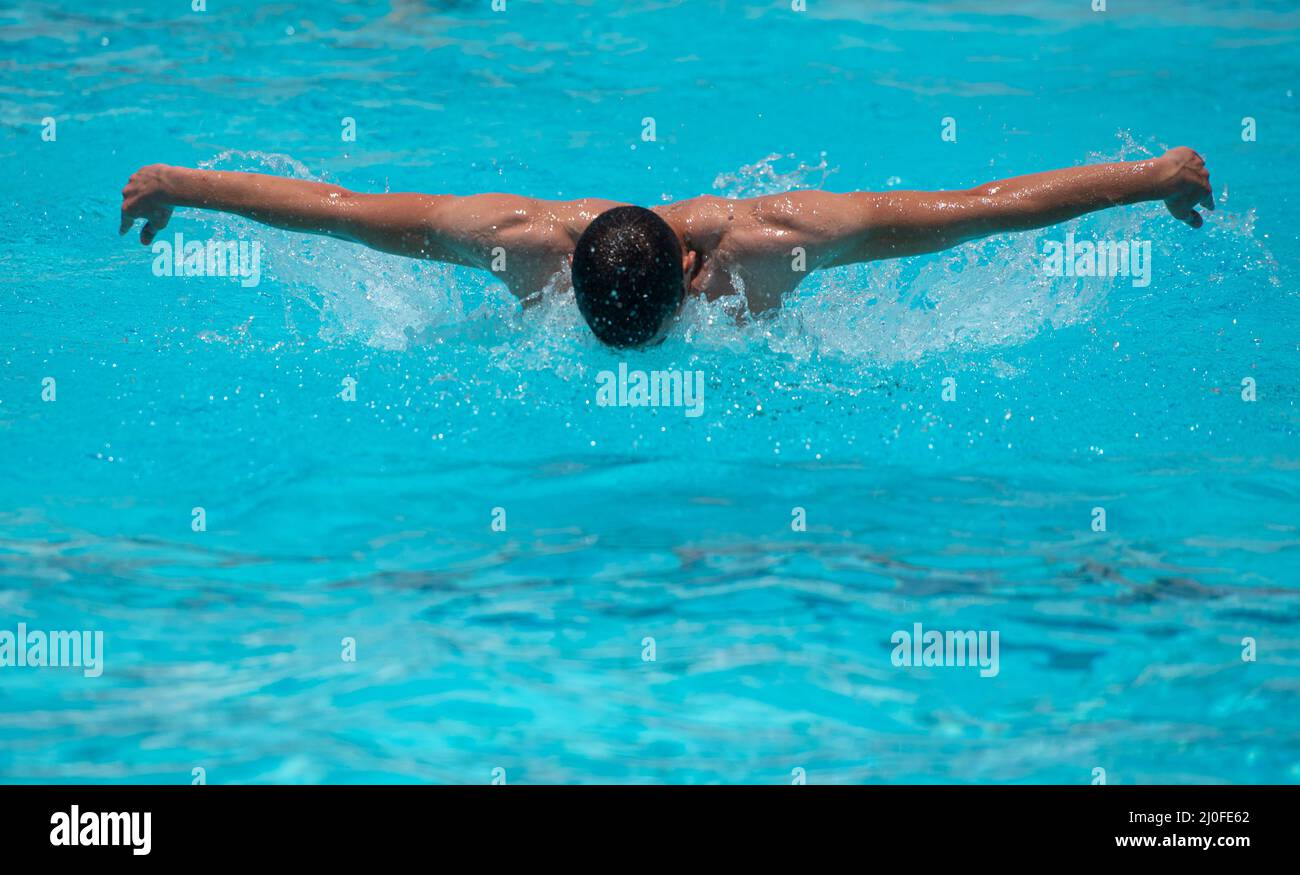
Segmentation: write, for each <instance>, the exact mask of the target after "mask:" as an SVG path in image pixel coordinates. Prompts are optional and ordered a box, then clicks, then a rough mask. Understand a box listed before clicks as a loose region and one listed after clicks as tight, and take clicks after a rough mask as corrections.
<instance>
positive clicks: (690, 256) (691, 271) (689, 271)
mask: <svg viewBox="0 0 1300 875" xmlns="http://www.w3.org/2000/svg"><path fill="white" fill-rule="evenodd" d="M697 260H698V256H697V255H696V254H695V250H694V249H691V250H689V251H688V252H687V253H686V254H685V255H683V256H682V273H684V274H685V275H686V278H687V279H690V278H691V277H693V276H695V266H696V262H697Z"/></svg>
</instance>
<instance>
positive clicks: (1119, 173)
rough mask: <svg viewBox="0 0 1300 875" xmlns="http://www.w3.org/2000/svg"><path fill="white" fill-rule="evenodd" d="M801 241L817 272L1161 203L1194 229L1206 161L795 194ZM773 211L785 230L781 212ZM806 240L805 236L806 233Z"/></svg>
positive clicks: (1183, 151) (1190, 157)
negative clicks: (963, 186)
mask: <svg viewBox="0 0 1300 875" xmlns="http://www.w3.org/2000/svg"><path fill="white" fill-rule="evenodd" d="M789 197H790V198H799V199H802V200H804V201H806V203H799V204H797V205H796V206H797V210H796V212H797V213H798V214H799V215H800V218H799V223H800V224H801V228H800V229H796V233H795V234H794V237H795V238H796V239H798V238H800V237H802V238H803V239H802V241H801V242H802V243H803V244H804V245H806V246H807V247H808V249H809V252H808V255H809V261H810V263H811V266H814V267H831V266H835V265H843V264H853V263H856V262H863V261H874V260H878V259H886V258H899V257H903V256H908V255H920V254H923V253H927V252H937V251H939V250H942V249H947V248H949V247H952V246H956V245H958V244H960V243H964V242H966V241H968V240H975V239H978V238H980V237H987V236H989V235H992V234H1000V233H1006V232H1014V231H1027V230H1030V229H1033V228H1042V227H1046V226H1048V225H1055V224H1057V223H1059V222H1064V221H1068V220H1070V219H1073V218H1076V217H1078V216H1081V215H1084V214H1085V213H1090V212H1094V211H1096V210H1101V209H1106V208H1108V207H1114V206H1119V205H1122V204H1132V203H1139V202H1142V201H1152V200H1163V201H1164V202H1165V205H1166V207H1168V209H1169V212H1170V213H1171V214H1173V216H1174V217H1175V218H1177V219H1179V220H1180V221H1182V222H1185V223H1186V224H1188V225H1189V226H1191V227H1193V228H1199V227H1200V226H1201V224H1202V222H1203V220H1202V218H1201V216H1200V214H1199V213H1197V212H1196V209H1195V208H1196V206H1197V205H1200V206H1202V207H1205V208H1206V209H1210V210H1213V209H1214V196H1213V193H1212V191H1211V188H1210V177H1209V173H1208V171H1206V169H1205V162H1204V161H1203V160H1202V159H1201V156H1199V155H1197V154H1196V153H1195V152H1193V151H1192V150H1191V149H1188V148H1186V147H1185V146H1180V147H1178V148H1176V149H1171V150H1170V151H1168V152H1166V153H1165V154H1164V155H1162V156H1161V157H1159V158H1153V159H1149V160H1146V161H1127V162H1118V163H1113V164H1093V165H1085V166H1082V167H1069V168H1066V169H1063V170H1052V171H1048V172H1045V173H1034V174H1030V175H1028V176H1018V177H1014V178H1011V179H1004V180H1000V181H997V182H991V183H987V184H985V185H981V186H978V187H976V188H972V189H967V190H965V191H934V192H927V191H896V192H854V193H851V194H843V195H837V194H830V193H828V192H819V191H818V192H811V191H810V192H796V193H794V194H792V195H790V196H789ZM768 212H769V213H770V214H772V215H774V216H775V217H776V218H777V221H778V222H779V221H780V213H781V211H780V210H779V209H776V210H773V209H772V208H769V209H768ZM799 231H802V233H799Z"/></svg>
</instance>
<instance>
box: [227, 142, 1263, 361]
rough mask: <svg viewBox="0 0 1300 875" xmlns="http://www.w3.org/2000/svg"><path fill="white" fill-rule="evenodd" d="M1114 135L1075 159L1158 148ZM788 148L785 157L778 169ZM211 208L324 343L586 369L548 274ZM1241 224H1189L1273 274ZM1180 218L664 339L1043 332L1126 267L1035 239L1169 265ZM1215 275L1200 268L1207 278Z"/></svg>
mask: <svg viewBox="0 0 1300 875" xmlns="http://www.w3.org/2000/svg"><path fill="white" fill-rule="evenodd" d="M1117 138H1118V140H1119V145H1118V147H1117V149H1116V150H1114V151H1112V152H1110V153H1094V154H1092V155H1090V156H1089V161H1090V162H1092V161H1115V160H1129V159H1131V158H1134V157H1140V156H1145V155H1151V154H1157V153H1156V152H1154V151H1153V145H1147V144H1143V143H1139V142H1138V141H1137V140H1135V139H1134V138H1133V137H1132V136H1131V135H1130V134H1128V133H1127V132H1124V131H1121V132H1119V133H1118V135H1117ZM1154 148H1159V149H1163V148H1164V147H1163V146H1154ZM789 161H796V163H795V165H794V166H793V167H791V168H788V169H781V165H782V163H783V162H789ZM203 166H204V167H211V168H215V169H241V170H259V171H263V172H271V173H277V174H280V175H287V176H291V177H293V178H297V179H314V180H318V181H327V180H325V179H323V178H322V177H320V176H318V175H316V174H313V173H312V172H311V171H310V170H309V169H308V168H307V167H306V166H305V165H304V164H302V163H301V162H299V161H297V160H295V159H293V158H292V157H289V156H285V155H276V154H270V153H261V152H237V151H227V152H223V153H221V154H220V155H218V156H216V157H215V158H213V159H212V160H211V161H208V162H205V163H204V164H203ZM835 172H836V169H835V168H832V167H830V165H829V164H828V161H827V156H826V155H825V153H822V154H821V155H820V156H819V160H818V161H816V162H814V163H808V162H803V161H797V159H796V157H795V156H793V155H784V156H782V155H776V154H772V155H768V156H766V157H765V158H762V159H760V160H759V161H756V162H754V163H753V164H748V165H744V166H742V167H741V168H739V169H738V170H736V171H734V172H730V173H721V174H719V175H718V177H717V178H716V179H715V181H714V188H715V189H717V190H718V191H720V192H721V193H723V194H724V195H725V196H727V197H752V196H758V195H762V194H770V193H776V192H782V191H790V190H796V189H808V188H819V187H822V186H823V185H824V184H825V183H826V180H827V179H828V178H829V177H830V176H831V175H832V174H834V173H835ZM213 221H214V224H215V225H216V226H217V230H218V233H224V234H231V235H233V234H240V235H244V236H248V235H249V234H250V233H256V234H257V235H258V239H263V240H264V242H265V244H266V246H265V248H266V249H267V251H268V252H269V254H270V257H269V258H268V261H269V262H270V268H269V269H268V270H267V274H268V275H269V276H270V278H271V279H272V280H273V281H275V282H277V283H278V284H280V285H281V286H282V287H283V289H284V291H285V293H286V294H287V295H288V296H289V297H290V298H292V299H294V300H296V301H299V302H301V303H304V304H306V305H307V306H308V307H309V308H310V309H311V311H312V312H313V313H314V314H315V315H316V317H317V318H318V319H319V325H318V327H317V328H316V332H317V334H318V336H319V337H320V338H321V339H323V340H325V341H327V342H330V343H347V342H349V341H354V340H360V341H361V342H362V343H364V344H366V345H368V346H371V347H374V348H377V349H388V350H404V349H408V348H411V347H420V346H425V345H429V344H436V343H444V342H454V343H460V344H466V343H468V344H472V345H474V346H477V347H479V348H481V349H483V350H485V351H487V352H488V353H489V354H490V356H491V357H492V361H493V363H494V366H495V367H499V368H501V369H505V370H512V371H513V370H523V371H536V370H548V371H553V372H555V373H558V374H561V375H563V374H565V373H574V374H583V375H585V372H586V368H584V367H583V366H581V365H579V364H576V363H575V362H578V361H581V360H583V359H584V358H587V357H590V355H591V352H592V350H595V349H597V348H598V347H597V345H596V344H595V342H594V341H593V340H592V338H591V337H590V336H589V334H588V333H587V332H586V330H585V327H584V326H583V324H582V320H581V317H580V315H579V314H578V311H577V307H576V306H575V305H574V303H573V300H572V297H571V296H569V295H566V294H560V293H557V292H556V291H555V289H554V288H553V287H552V288H550V289H548V290H546V291H545V293H544V295H543V296H542V303H541V304H540V305H538V306H535V307H530V308H529V309H528V310H527V312H520V310H519V307H518V305H517V304H516V303H515V302H514V299H513V298H512V297H511V296H510V295H509V294H507V293H506V292H505V291H504V290H503V289H500V288H498V287H497V286H496V285H495V284H494V283H492V282H491V280H490V278H484V277H483V276H481V275H478V274H474V273H473V272H471V271H467V270H464V269H458V268H452V267H448V266H444V265H437V264H431V263H428V262H420V261H415V260H411V259H405V258H401V257H399V256H393V255H388V254H384V253H379V252H374V251H371V250H368V249H365V248H362V247H358V246H355V245H352V244H349V243H345V242H342V241H336V240H331V239H327V238H319V237H309V236H304V235H298V234H289V233H286V232H280V231H276V230H274V229H264V228H262V227H261V226H255V227H256V231H250V226H249V224H248V223H247V222H245V221H244V220H242V219H233V218H230V217H217V218H215V219H214V220H213ZM1171 228H1173V230H1172V231H1171V230H1170V229H1171ZM1253 229H1254V216H1253V213H1251V212H1248V213H1246V214H1244V215H1234V214H1231V213H1229V212H1228V211H1227V210H1224V209H1220V211H1219V212H1218V213H1216V214H1213V215H1211V216H1209V217H1208V221H1207V223H1206V229H1205V231H1204V232H1203V233H1205V234H1207V235H1209V236H1210V237H1219V236H1225V237H1227V238H1229V239H1230V240H1231V241H1232V242H1231V245H1230V247H1229V248H1230V249H1231V251H1232V252H1233V253H1234V255H1233V257H1234V258H1240V259H1243V260H1242V262H1240V263H1241V264H1242V265H1243V266H1244V269H1247V270H1249V269H1262V270H1263V271H1264V272H1265V273H1266V275H1267V276H1268V278H1269V280H1270V282H1271V283H1272V284H1273V285H1277V284H1279V283H1280V280H1279V279H1278V266H1277V263H1276V261H1275V260H1274V259H1273V258H1272V256H1271V254H1270V253H1269V252H1268V250H1267V249H1266V248H1265V247H1264V246H1263V245H1262V244H1261V243H1260V241H1258V240H1256V239H1255V237H1254V230H1253ZM1179 230H1180V229H1178V228H1176V227H1175V226H1173V225H1172V224H1171V220H1170V219H1169V217H1168V216H1167V215H1166V214H1165V211H1164V208H1163V206H1162V205H1160V204H1144V205H1138V206H1135V207H1131V208H1127V209H1123V210H1111V211H1106V212H1102V213H1095V214H1092V215H1090V216H1086V217H1084V218H1082V219H1079V220H1076V221H1074V222H1070V223H1067V224H1065V225H1061V226H1055V227H1052V228H1046V229H1042V230H1039V231H1034V232H1028V233H1021V234H1011V235H1001V236H995V237H991V238H987V239H985V240H982V241H977V242H974V243H970V244H966V245H964V246H960V247H957V248H956V249H952V250H948V251H947V252H943V253H939V254H937V255H934V256H930V257H923V258H915V259H905V260H900V261H883V262H875V263H871V264H866V265H855V266H852V267H848V268H842V269H837V270H833V271H828V272H823V273H818V274H815V275H813V276H811V277H809V278H808V279H807V280H806V281H805V282H804V283H803V285H802V286H801V288H800V289H799V290H798V293H797V294H796V295H795V296H794V299H793V300H792V301H791V302H790V303H789V304H788V305H787V306H786V307H785V308H784V309H783V310H782V311H780V312H778V313H776V314H774V315H771V316H767V317H764V318H757V319H755V318H750V317H749V316H748V314H747V313H746V312H745V307H744V301H743V299H741V298H726V299H722V300H719V301H714V302H706V301H703V300H692V301H690V302H688V305H687V307H686V309H685V311H684V313H683V318H682V319H681V321H680V324H679V326H678V327H677V329H676V330H675V331H674V332H673V333H672V335H671V336H670V338H669V341H668V343H667V344H666V345H665V348H667V349H669V350H673V351H674V352H675V353H676V354H681V355H684V356H687V357H689V356H690V355H692V354H694V353H699V354H703V355H707V356H712V355H714V354H716V353H718V352H721V351H726V350H731V351H738V350H748V351H752V352H754V353H756V354H765V353H766V354H777V355H780V356H783V357H788V358H789V359H791V360H793V361H798V362H808V361H810V360H812V359H815V358H818V357H830V358H834V359H840V360H849V361H852V362H854V363H855V364H857V365H858V366H872V367H878V368H887V367H891V366H893V365H895V364H898V363H901V362H909V361H917V360H920V359H922V358H925V357H927V356H943V355H948V354H965V353H969V352H971V351H973V350H996V349H999V348H1006V347H1012V346H1015V345H1017V344H1021V343H1024V342H1025V341H1027V340H1029V339H1030V338H1033V337H1035V336H1036V335H1038V334H1040V333H1042V332H1044V331H1054V330H1058V329H1061V328H1064V327H1067V326H1071V325H1078V324H1081V323H1086V322H1087V321H1089V320H1091V319H1093V318H1095V317H1096V316H1097V314H1098V313H1099V312H1101V311H1102V310H1103V309H1104V308H1105V306H1106V305H1107V301H1108V299H1109V298H1110V297H1111V296H1112V294H1119V295H1121V296H1132V294H1133V292H1132V290H1131V283H1130V281H1129V279H1128V278H1126V277H1115V278H1108V277H1089V278H1067V277H1052V276H1048V275H1047V274H1046V273H1045V272H1044V271H1043V270H1042V252H1043V245H1044V243H1045V242H1046V241H1048V240H1055V241H1060V240H1062V239H1064V236H1065V234H1067V233H1070V232H1073V233H1074V234H1075V235H1076V237H1077V238H1079V239H1107V240H1152V241H1154V243H1155V246H1154V249H1155V251H1156V253H1157V256H1158V258H1159V259H1160V260H1161V262H1163V264H1165V265H1168V264H1173V265H1176V266H1175V267H1174V268H1172V271H1173V272H1174V273H1175V274H1178V275H1191V272H1192V271H1194V270H1197V268H1193V267H1189V266H1187V262H1188V261H1189V260H1192V259H1195V258H1196V257H1197V256H1198V251H1194V250H1191V249H1190V248H1189V247H1188V245H1187V244H1186V243H1185V242H1184V241H1183V239H1182V238H1181V237H1179V236H1178V235H1177V232H1178V231H1179ZM1202 248H1204V247H1202ZM1219 248H1220V249H1222V248H1223V247H1219ZM1247 256H1249V257H1247ZM1166 269H1168V268H1166ZM1216 276H1217V273H1216V272H1212V273H1211V277H1210V278H1211V280H1212V281H1213V280H1214V279H1215V277H1216ZM560 285H564V284H563V283H561V284H560ZM286 319H290V317H289V316H288V315H287V316H286ZM305 327H306V328H307V329H308V330H310V328H311V326H305ZM290 328H291V330H292V329H293V326H292V325H291V326H290Z"/></svg>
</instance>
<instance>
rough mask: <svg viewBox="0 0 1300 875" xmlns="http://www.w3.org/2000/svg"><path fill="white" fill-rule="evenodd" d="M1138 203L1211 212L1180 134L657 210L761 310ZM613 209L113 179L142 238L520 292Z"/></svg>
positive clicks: (688, 248)
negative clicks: (183, 226) (878, 265)
mask: <svg viewBox="0 0 1300 875" xmlns="http://www.w3.org/2000/svg"><path fill="white" fill-rule="evenodd" d="M1150 200H1162V201H1164V202H1165V205H1166V207H1168V209H1169V212H1170V213H1171V214H1172V215H1173V216H1174V217H1175V218H1177V219H1179V220H1180V221H1182V222H1184V223H1186V224H1187V225H1189V226H1190V227H1192V228H1199V227H1200V226H1201V224H1202V218H1201V216H1200V214H1199V213H1197V211H1196V207H1197V206H1198V205H1199V206H1202V207H1204V208H1206V209H1210V210H1213V209H1214V197H1213V194H1212V190H1211V187H1210V177H1209V173H1208V171H1207V170H1206V168H1205V162H1204V161H1203V160H1202V159H1201V157H1200V156H1199V155H1197V154H1196V153H1195V152H1194V151H1192V150H1191V149H1189V148H1187V147H1185V146H1180V147H1178V148H1175V149H1171V150H1169V151H1168V152H1166V153H1165V154H1164V155H1162V156H1160V157H1158V158H1151V159H1147V160H1144V161H1128V162H1119V163H1113V164H1093V165H1087V166H1082V167H1070V168H1065V169H1062V170H1051V171H1047V172H1044V173H1034V174H1030V175H1027V176H1017V177H1013V178H1011V179H1005V180H1000V181H997V182H990V183H986V184H985V185H981V186H978V187H976V188H971V189H964V190H960V191H889V192H849V193H845V194H835V193H832V192H826V191H793V192H787V193H785V194H774V195H767V196H764V197H757V198H746V199H729V198H720V197H713V196H708V195H706V196H703V197H695V198H690V199H688V200H682V201H677V202H674V203H671V204H665V205H663V206H658V207H654V208H653V210H654V212H655V213H657V214H658V215H659V216H661V217H662V218H663V219H664V220H665V221H666V222H667V223H668V224H669V226H670V227H672V228H673V230H674V231H675V232H676V233H677V236H678V238H679V239H680V240H681V242H682V252H683V253H684V255H683V259H682V275H683V279H684V281H685V283H686V288H687V290H688V293H689V294H692V295H703V296H704V297H706V298H708V299H715V298H720V297H723V296H726V295H734V294H738V293H740V292H742V291H743V293H744V295H745V297H746V299H747V302H748V304H749V309H750V311H751V312H762V311H764V310H768V309H771V308H774V307H777V306H780V304H781V302H782V300H783V299H784V298H785V296H786V295H787V294H788V293H790V292H791V291H793V290H794V289H795V287H797V286H798V285H799V282H800V281H801V280H802V279H803V278H804V277H805V276H807V275H808V274H809V273H811V272H812V271H814V270H818V269H822V268H827V267H835V266H839V265H846V264H854V263H858V262H865V261H875V260H879V259H886V258H898V257H903V256H908V255H919V254H922V253H926V252H936V251H939V250H942V249H947V248H949V247H951V246H955V245H957V244H959V243H963V242H966V241H968V240H974V239H977V238H980V237H986V236H989V235H991V234H999V233H1006V232H1012V231H1025V230H1030V229H1033V228H1041V227H1044V226H1047V225H1054V224H1057V223H1058V222H1064V221H1067V220H1069V219H1072V218H1075V217H1076V216H1080V215H1083V214H1084V213H1089V212H1093V211H1095V210H1100V209H1105V208H1108V207H1114V206H1119V205H1122V204H1131V203H1138V202H1141V201H1150ZM623 205H624V204H622V203H620V202H618V201H610V200H601V199H596V198H583V199H579V200H571V201H548V200H542V199H538V198H530V197H521V196H519V195H510V194H477V195H468V196H459V195H425V194H360V193H357V192H352V191H348V190H347V189H344V188H340V187H338V186H335V185H329V184H326V183H319V182H309V181H306V180H300V179H286V178H283V177H278V176H267V175H263V174H257V173H236V172H228V171H214V170H192V169H188V168H183V167H171V166H168V165H163V164H153V165H149V166H147V167H144V168H141V169H140V170H138V171H137V172H136V173H135V174H134V175H132V177H131V179H130V180H129V181H128V182H127V185H126V188H124V189H123V190H122V221H121V229H120V231H121V233H123V234H125V233H126V232H127V231H128V230H130V229H131V227H132V226H133V224H134V223H135V221H136V220H137V219H143V220H144V221H145V224H144V226H143V227H142V228H141V231H140V242H141V243H143V244H146V245H148V244H150V243H152V241H153V238H154V236H155V235H156V234H157V233H158V232H159V231H161V230H162V229H163V228H164V227H166V225H167V222H168V221H169V220H170V218H171V216H172V212H173V210H174V209H175V208H176V207H192V208H198V209H210V210H219V211H222V212H228V213H234V214H237V215H241V216H246V217H248V218H250V219H253V220H255V221H258V222H262V223H265V224H268V225H272V226H275V227H277V228H284V229H287V230H291V231H302V232H305V233H312V234H324V235H328V236H331V237H338V238H341V239H344V240H350V241H353V242H356V243H361V244H363V245H366V246H369V247H372V248H374V249H378V250H381V251H384V252H392V253H396V254H398V255H404V256H409V257H412V258H423V259H429V260H433V261H442V262H447V263H451V264H459V265H465V266H468V267H475V268H480V269H482V270H487V271H491V272H492V273H493V275H495V276H496V277H497V278H498V279H500V280H501V281H502V282H504V283H505V284H506V286H507V287H509V289H510V291H511V292H512V293H513V294H515V295H516V296H517V297H519V298H520V299H521V300H524V301H525V302H528V301H530V300H535V299H536V297H537V295H538V293H539V292H540V291H541V290H542V289H544V288H547V287H552V288H556V289H558V290H561V291H567V290H568V289H569V270H568V267H569V262H570V261H571V259H572V257H573V249H574V245H575V244H576V242H577V240H578V238H579V237H580V236H581V235H582V232H583V231H584V230H586V228H587V225H589V224H590V223H591V221H592V220H593V219H595V218H596V216H598V215H600V214H601V213H602V212H604V211H605V210H608V209H611V208H613V207H617V206H623ZM800 252H802V257H800V254H799V253H800ZM502 255H504V265H502V263H501V261H502V259H501V256H502ZM494 264H495V265H496V266H497V267H498V268H500V269H498V270H493V266H494ZM800 266H802V268H803V269H802V270H801V269H799V268H800Z"/></svg>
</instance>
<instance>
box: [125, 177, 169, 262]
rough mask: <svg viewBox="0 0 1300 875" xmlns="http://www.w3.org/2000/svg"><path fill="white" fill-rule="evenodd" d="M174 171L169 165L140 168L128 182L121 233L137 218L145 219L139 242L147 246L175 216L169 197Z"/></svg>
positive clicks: (128, 228)
mask: <svg viewBox="0 0 1300 875" xmlns="http://www.w3.org/2000/svg"><path fill="white" fill-rule="evenodd" d="M171 170H172V168H170V167H168V166H167V165H166V164H150V165H149V166H148V167H141V168H140V169H139V170H137V171H136V172H135V173H133V174H132V175H131V178H130V179H129V180H127V183H126V188H124V189H122V226H121V228H119V229H118V232H117V233H118V234H125V233H126V232H127V231H130V230H131V226H132V225H134V224H135V220H136V219H144V227H143V228H141V229H140V242H141V243H143V244H144V245H145V246H148V245H149V244H150V243H152V242H153V238H154V235H156V234H157V233H158V232H159V231H161V230H162V229H163V228H166V227H167V222H168V221H170V220H171V217H172V202H171V200H170V197H169V195H168V188H167V178H168V177H169V175H170V172H171Z"/></svg>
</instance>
